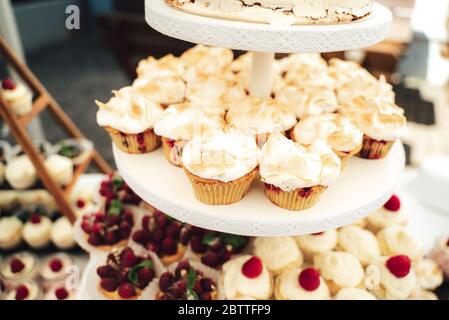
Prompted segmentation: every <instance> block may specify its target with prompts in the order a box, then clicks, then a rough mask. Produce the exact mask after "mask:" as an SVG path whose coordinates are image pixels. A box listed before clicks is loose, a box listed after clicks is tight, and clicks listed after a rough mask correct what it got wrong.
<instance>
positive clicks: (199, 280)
mask: <svg viewBox="0 0 449 320" xmlns="http://www.w3.org/2000/svg"><path fill="white" fill-rule="evenodd" d="M171 269H173V268H171ZM156 290H157V293H156V294H155V297H154V299H155V300H217V298H218V286H217V279H216V276H215V274H214V275H212V273H211V272H210V271H209V270H207V268H205V267H202V266H201V265H200V264H197V263H194V262H189V261H187V260H182V261H180V262H179V263H178V264H177V265H176V267H175V268H174V270H172V271H166V272H164V273H163V274H161V276H160V278H159V281H158V288H157V289H156Z"/></svg>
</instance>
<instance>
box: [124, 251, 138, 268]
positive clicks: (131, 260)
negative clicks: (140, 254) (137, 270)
mask: <svg viewBox="0 0 449 320" xmlns="http://www.w3.org/2000/svg"><path fill="white" fill-rule="evenodd" d="M121 259H122V264H123V266H124V267H132V266H134V265H135V264H136V262H137V257H136V255H135V254H134V251H133V250H132V249H130V248H125V249H124V250H123V251H122V254H121Z"/></svg>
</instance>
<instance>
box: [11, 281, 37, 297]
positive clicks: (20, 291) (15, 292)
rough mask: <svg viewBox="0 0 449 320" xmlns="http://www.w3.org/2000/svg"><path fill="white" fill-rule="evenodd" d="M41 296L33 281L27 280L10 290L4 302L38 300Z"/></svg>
mask: <svg viewBox="0 0 449 320" xmlns="http://www.w3.org/2000/svg"><path fill="white" fill-rule="evenodd" d="M40 296H41V288H40V287H39V285H38V284H37V283H36V282H35V281H33V280H27V281H24V282H23V283H20V284H18V285H17V286H16V287H15V288H14V289H12V290H10V291H9V292H8V293H7V294H6V296H5V299H6V300H39V298H40Z"/></svg>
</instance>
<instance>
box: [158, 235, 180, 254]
mask: <svg viewBox="0 0 449 320" xmlns="http://www.w3.org/2000/svg"><path fill="white" fill-rule="evenodd" d="M177 250H178V246H177V244H176V241H175V240H173V239H171V238H165V239H164V241H162V252H163V253H164V254H166V255H168V256H171V255H174V254H176V251H177Z"/></svg>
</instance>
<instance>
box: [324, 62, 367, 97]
mask: <svg viewBox="0 0 449 320" xmlns="http://www.w3.org/2000/svg"><path fill="white" fill-rule="evenodd" d="M327 73H328V75H329V76H330V77H331V78H332V79H334V81H335V85H336V89H337V90H338V88H340V87H341V86H344V85H346V84H348V83H352V82H353V81H354V78H359V79H360V78H363V79H365V80H366V81H376V78H375V77H374V76H373V75H372V74H371V73H369V72H368V70H366V69H365V68H363V67H362V66H361V65H360V64H358V63H357V62H354V61H346V60H341V59H338V58H332V59H331V60H329V67H328V69H327Z"/></svg>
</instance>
